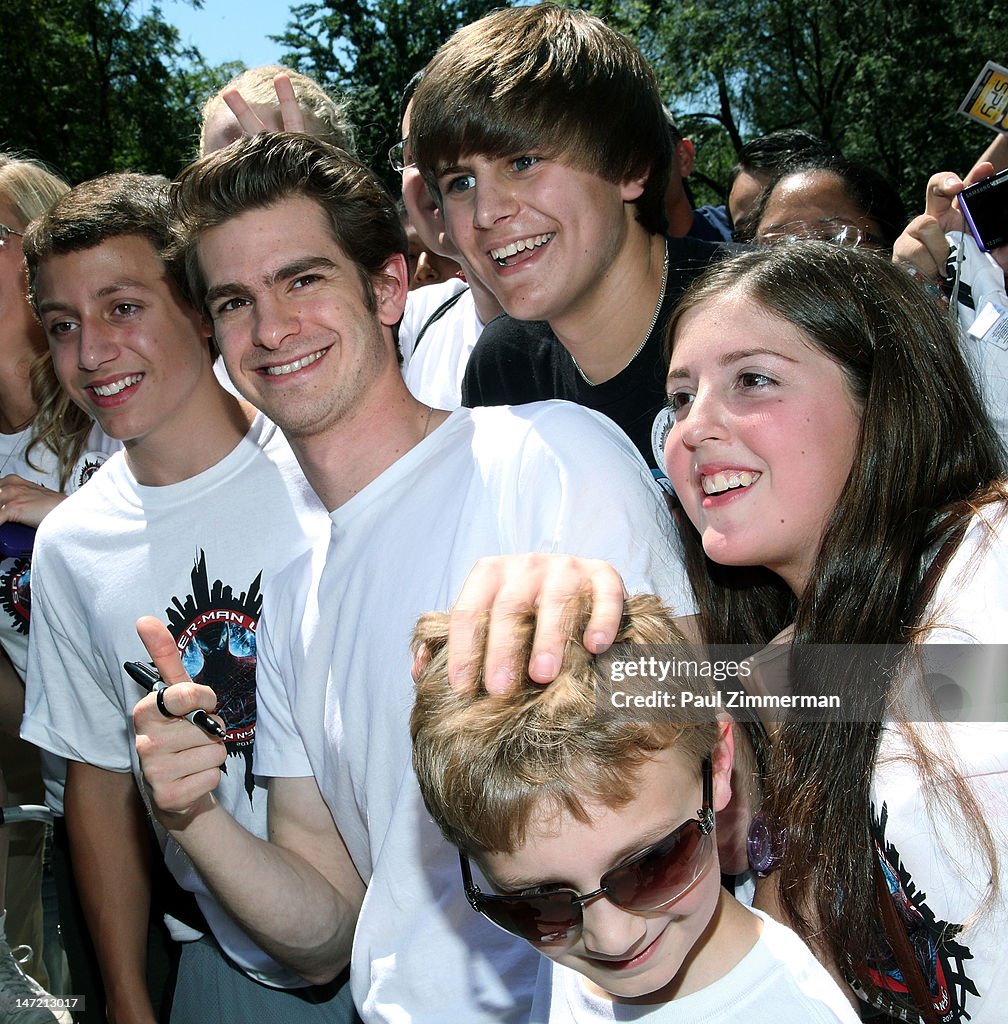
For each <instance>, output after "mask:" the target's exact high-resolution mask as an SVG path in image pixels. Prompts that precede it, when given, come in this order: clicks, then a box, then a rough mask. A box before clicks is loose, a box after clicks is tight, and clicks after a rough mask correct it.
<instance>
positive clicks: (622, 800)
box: [410, 595, 858, 1024]
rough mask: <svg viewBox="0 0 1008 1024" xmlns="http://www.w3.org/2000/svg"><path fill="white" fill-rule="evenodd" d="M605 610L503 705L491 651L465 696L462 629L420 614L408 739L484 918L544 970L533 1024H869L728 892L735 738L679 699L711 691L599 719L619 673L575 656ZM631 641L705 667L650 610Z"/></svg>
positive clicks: (529, 618) (654, 605) (529, 622)
mask: <svg viewBox="0 0 1008 1024" xmlns="http://www.w3.org/2000/svg"><path fill="white" fill-rule="evenodd" d="M590 610H591V608H590V601H589V599H587V598H582V599H581V600H580V602H579V604H578V607H576V608H575V609H573V614H570V615H569V616H568V621H567V623H566V640H567V644H566V647H565V648H564V656H563V662H562V664H561V666H560V672H559V675H558V676H557V678H556V680H555V681H554V682H552V683H551V684H550V685H549V686H545V687H544V686H543V685H542V684H540V683H536V682H533V681H532V680H531V679H528V678H525V679H524V680H519V682H518V685H517V686H516V687H514V688H513V689H512V690H510V691H508V692H507V693H505V694H494V695H491V694H488V693H487V691H486V689H485V686H484V685H483V680H482V675H481V672H480V671H479V660H480V656H479V654H477V672H476V675H475V683H474V685H473V686H472V687H470V688H469V689H468V690H466V691H464V692H461V693H460V692H459V691H458V689H457V688H453V687H452V686H451V684H450V683H449V680H448V670H447V660H448V657H447V640H448V616H447V615H444V614H429V615H426V616H424V617H423V618H422V619H421V620H420V622H419V624H418V626H417V631H416V634H415V637H414V648H415V650H416V651H417V652H418V653H419V652H420V651H423V652H424V656H425V657H426V658H427V659H428V660H427V661H426V665H425V667H424V669H423V670H422V671H421V673H420V676H419V678H418V680H417V684H416V702H415V704H414V707H413V714H412V718H411V723H410V727H411V734H412V737H413V762H414V767H415V771H416V776H417V780H418V782H419V785H420V791H421V793H422V794H423V798H424V802H425V804H426V806H427V809H428V810H429V811H430V813H431V816H432V817H433V818H434V820H435V821H436V822H437V824H438V826H439V827H440V829H441V831H442V833H443V834H444V836H445V838H446V839H447V840H448V841H449V842H450V843H452V844H454V845H455V846H457V847H458V848H459V851H460V854H461V870H462V874H461V878H457V880H456V883H455V884H456V886H457V887H458V888H460V889H464V891H465V893H466V896H467V898H468V900H469V902H470V905H471V906H472V908H473V910H475V911H479V912H480V913H481V914H483V915H484V916H485V917H487V918H488V919H489V920H490V921H492V922H493V923H494V924H496V925H497V926H498V927H499V928H502V929H503V930H505V931H508V932H511V933H512V934H515V935H518V936H519V937H521V938H523V939H525V940H526V941H527V942H529V943H531V944H532V946H534V947H535V948H536V949H537V950H538V951H539V952H540V953H541V954H543V956H544V957H546V959H544V960H542V961H540V969H539V979H538V984H537V986H536V993H535V1000H534V1003H533V1006H532V1014H531V1018H530V1020H531V1024H590V1022H592V1021H600V1022H601V1021H611V1020H634V1021H648V1022H652V1024H692V1022H694V1021H704V1022H707V1024H729V1022H732V1021H737V1020H743V1019H744V1020H748V1021H752V1022H754V1024H763V1022H766V1024H856V1021H857V1020H858V1017H857V1014H856V1013H855V1012H854V1010H853V1009H852V1008H851V1006H850V1004H849V1003H848V1002H847V999H846V997H845V996H844V994H843V993H842V992H841V991H840V989H839V987H838V986H837V984H836V982H834V981H833V979H832V978H831V977H830V976H829V974H827V972H826V970H825V968H823V967H822V966H821V965H820V964H819V962H818V961H817V960H816V959H815V957H814V956H813V955H812V952H811V951H810V950H809V949H808V947H807V946H806V945H805V944H804V943H803V942H802V941H801V939H799V938H798V936H797V935H795V934H794V932H792V931H791V930H790V929H789V928H786V927H785V926H784V925H782V924H779V923H777V922H776V921H774V920H773V919H771V918H770V917H768V916H767V915H766V914H764V913H762V912H760V911H755V910H750V909H749V908H747V907H744V906H743V905H742V904H740V903H739V902H738V901H737V900H736V899H735V898H734V897H733V896H732V895H731V894H730V893H728V892H727V890H725V889H723V888H722V887H721V884H720V873H719V871H718V853H717V845H716V843H715V841H714V836H715V831H716V821H717V814H718V813H719V812H720V811H722V810H723V809H724V808H725V806H726V805H727V803H728V800H729V796H730V777H731V771H732V754H733V744H732V730H731V728H730V725H729V723H728V722H727V721H725V722H720V721H717V722H716V721H714V720H713V719H712V718H709V717H705V713H704V712H703V711H700V710H697V709H696V708H695V706H693V705H688V704H687V705H684V704H682V702H681V701H680V700H679V699H678V698H680V697H681V694H682V691H683V689H684V686H683V685H682V684H683V683H686V684H687V685H688V686H689V688H690V689H691V690H694V691H695V690H696V687H697V686H698V685H699V686H700V687H701V689H703V687H704V683H703V681H702V680H698V679H697V678H696V677H695V676H694V677H691V678H690V679H689V680H688V681H687V680H685V679H678V678H676V677H675V676H674V675H673V676H672V677H670V678H669V679H668V680H667V681H665V682H663V683H661V684H660V685H661V686H662V687H663V690H664V691H665V693H666V694H667V695H668V696H670V697H671V698H672V702H671V704H670V705H669V707H670V709H674V710H667V711H663V712H647V711H633V710H630V711H623V712H620V711H618V710H616V709H615V708H614V709H612V710H611V711H609V712H608V713H606V712H605V711H601V710H600V707H599V704H598V703H597V700H598V698H597V695H596V689H597V686H598V682H599V677H600V675H601V674H603V672H604V670H603V669H602V668H601V666H598V667H597V666H596V663H595V659H594V657H593V656H592V655H590V654H589V653H588V652H587V651H586V650H585V649H584V647H582V646H581V642H580V639H581V637H582V636H583V635H584V632H585V628H586V625H587V622H588V616H589V612H590ZM534 630H535V613H534V612H532V611H528V612H526V613H525V614H524V615H523V616H519V617H518V619H517V621H516V622H515V625H514V634H515V635H514V641H515V646H516V651H517V653H516V658H517V659H518V661H519V663H520V664H522V665H525V664H527V663H528V661H529V656H530V654H531V648H532V636H533V633H534ZM484 632H485V631H484ZM483 640H484V643H485V635H484V638H483ZM616 643H617V644H618V645H620V644H624V645H630V646H629V648H624V650H627V649H629V651H630V652H633V653H634V654H639V653H640V652H641V651H644V650H647V651H652V652H653V651H654V649H655V648H654V645H661V647H660V650H661V651H662V652H663V653H664V654H668V653H671V654H673V655H676V656H678V657H680V658H681V659H683V660H687V661H688V660H690V659H691V658H692V657H693V656H694V655H693V654H691V653H690V651H689V649H688V647H687V645H686V644H685V641H684V639H683V636H682V634H681V633H680V632H679V630H678V629H677V628H676V626H675V624H674V621H673V619H672V617H671V615H670V614H669V612H668V611H667V610H666V609H665V608H664V607H663V606H662V604H661V602H660V601H659V600H658V599H657V598H655V597H652V596H649V595H640V596H636V597H630V598H627V601H626V605H625V608H624V614H623V621H622V623H621V627H620V633H619V635H618V636H617V637H616ZM642 645H647V646H646V647H645V646H642ZM477 651H478V648H477ZM619 652H620V648H619V647H617V648H615V649H614V651H613V654H614V655H617V654H619ZM623 685H625V686H626V688H627V689H630V690H631V691H632V692H633V693H634V695H638V696H644V695H646V694H648V693H649V692H650V691H651V690H653V688H654V687H655V686H656V685H659V684H658V683H657V680H635V681H633V682H629V683H627V684H621V686H623ZM638 687H639V688H638ZM706 692H707V693H708V695H713V692H714V691H713V689H710V688H709V687H708V690H707V691H706ZM708 714H709V713H708ZM477 867H478V869H479V872H478V873H477V872H476V870H475V869H476V868H477ZM480 876H482V877H484V878H486V879H487V882H486V883H483V884H482V885H481V884H480V883H481V877H480ZM613 1004H623V1005H617V1006H614V1005H613Z"/></svg>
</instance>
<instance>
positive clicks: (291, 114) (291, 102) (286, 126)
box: [221, 72, 305, 135]
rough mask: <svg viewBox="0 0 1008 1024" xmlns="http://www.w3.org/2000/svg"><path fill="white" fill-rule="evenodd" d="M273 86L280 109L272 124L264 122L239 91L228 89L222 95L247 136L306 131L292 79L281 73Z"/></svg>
mask: <svg viewBox="0 0 1008 1024" xmlns="http://www.w3.org/2000/svg"><path fill="white" fill-rule="evenodd" d="M273 86H274V88H275V89H276V94H277V104H278V105H279V108H280V109H279V113H278V116H277V118H276V121H275V123H272V124H267V123H266V122H265V121H263V119H262V117H261V116H260V115H259V114H258V113H256V111H255V110H253V109H252V107H250V106H249V105H248V103H247V102H246V101H245V97H244V96H242V94H241V93H240V92H239V91H238V90H237V89H226V90H225V91H224V92H222V93H221V99H222V100H224V102H225V103H226V104H227V105H228V108H229V109H230V111H231V113H232V114H234V116H235V117H236V118H237V119H238V124H240V125H241V129H242V131H243V132H245V133H246V135H256V134H258V133H259V132H269V131H285V132H303V131H304V130H305V119H304V111H303V110H302V109H301V107H300V105H299V104H298V101H297V97H296V96H295V95H294V86H293V85H291V80H290V77H289V76H288V75H286V74H284V73H282V72H281V73H280V74H278V75H276V76H275V77H274V79H273Z"/></svg>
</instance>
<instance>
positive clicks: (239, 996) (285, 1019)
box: [171, 937, 360, 1024]
mask: <svg viewBox="0 0 1008 1024" xmlns="http://www.w3.org/2000/svg"><path fill="white" fill-rule="evenodd" d="M302 1021H305V1022H312V1021H326V1022H327V1024H360V1018H359V1017H358V1016H357V1011H356V1010H355V1009H354V1005H353V1000H352V999H351V998H350V982H349V971H348V970H347V971H344V972H343V973H342V974H341V975H340V976H339V977H338V978H336V979H335V980H334V981H332V982H330V983H329V984H328V985H313V986H311V987H309V988H296V989H279V988H270V987H269V986H268V985H262V984H260V983H259V982H257V981H253V980H252V979H251V978H250V977H249V976H248V975H247V974H245V973H244V972H243V971H242V970H241V969H240V968H238V967H237V966H236V965H235V964H233V963H232V962H231V961H230V960H229V959H228V958H227V957H226V956H225V955H224V954H223V953H222V952H221V950H220V947H219V946H218V945H217V943H216V942H214V941H213V940H212V939H209V938H206V937H204V938H202V939H200V940H199V941H197V942H186V943H184V944H183V947H182V957H181V960H180V961H179V969H178V981H177V982H176V985H175V996H174V999H173V1000H172V1012H171V1024H295V1022H296V1024H301V1022H302Z"/></svg>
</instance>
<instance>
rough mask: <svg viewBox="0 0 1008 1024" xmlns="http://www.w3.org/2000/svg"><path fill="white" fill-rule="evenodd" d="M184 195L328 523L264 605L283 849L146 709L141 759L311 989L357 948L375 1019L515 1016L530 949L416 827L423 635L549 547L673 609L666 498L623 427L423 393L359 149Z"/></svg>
mask: <svg viewBox="0 0 1008 1024" xmlns="http://www.w3.org/2000/svg"><path fill="white" fill-rule="evenodd" d="M175 195H176V203H177V214H178V220H179V229H178V231H179V239H180V241H179V245H180V249H181V251H182V253H183V254H184V257H185V260H186V265H187V268H188V274H187V276H188V280H189V287H190V290H191V292H192V294H193V295H194V296H196V297H198V299H199V301H201V302H203V303H204V304H205V307H206V310H207V312H208V314H209V316H210V317H211V318H212V320H213V324H214V332H215V337H216V339H217V341H218V344H219V345H220V348H221V352H222V354H223V356H224V359H225V362H226V364H227V368H228V372H229V375H230V377H231V379H232V380H233V381H234V382H235V384H236V385H237V387H238V388H239V389H240V390H241V391H242V393H243V394H244V395H245V396H246V397H247V398H248V399H249V400H250V401H252V402H253V403H254V404H256V405H258V406H260V407H261V408H262V409H263V410H265V411H266V412H268V414H269V415H270V416H271V417H272V418H273V419H274V420H275V421H276V422H277V423H278V424H280V425H281V426H282V428H283V430H284V431H285V433H286V434H287V436H288V438H289V440H290V442H291V445H292V447H293V449H294V450H295V452H296V453H297V457H298V459H299V461H300V462H301V465H302V467H303V469H304V471H305V474H306V476H307V477H308V479H309V481H310V482H311V484H312V486H313V487H314V488H315V490H316V491H317V493H318V494H319V495H320V497H321V498H322V500H323V501H324V503H325V505H326V507H327V508H329V509H330V519H331V536H330V538H329V542H328V545H322V546H320V547H319V548H317V549H316V550H315V551H314V552H312V554H311V555H310V556H306V557H304V558H301V559H298V560H297V561H295V562H294V563H293V564H292V565H291V566H290V567H289V569H288V570H287V571H286V572H285V573H284V574H283V576H282V577H281V579H280V580H279V581H278V583H279V584H280V586H278V587H276V588H274V589H273V590H271V591H270V592H268V593H267V595H266V608H265V613H264V618H263V624H262V627H261V628H260V632H259V640H260V649H259V664H258V677H257V697H258V707H259V712H260V717H259V733H258V736H257V742H256V765H255V768H256V773H257V775H261V776H264V777H267V778H268V779H269V780H270V782H269V785H270V798H269V807H270V840H269V842H264V841H262V840H261V839H257V838H256V837H254V836H252V835H250V834H249V833H248V832H246V831H243V830H242V829H241V828H240V827H239V826H238V825H237V824H236V822H235V821H234V819H233V818H232V817H230V816H229V815H227V814H224V813H222V810H221V808H220V807H219V806H218V805H217V803H216V801H215V800H214V799H213V797H212V794H211V791H212V789H213V787H214V786H215V785H216V781H217V765H218V764H219V763H220V762H221V760H222V757H221V751H220V748H219V745H217V744H214V743H211V742H209V740H208V738H207V737H206V736H205V735H204V734H203V733H202V732H201V731H200V730H198V729H196V728H195V727H194V726H192V725H191V723H189V722H185V721H181V722H180V721H174V722H169V721H166V720H165V718H164V717H163V716H162V715H161V714H160V713H159V711H158V709H157V707H156V704H155V702H154V701H153V700H152V699H145V700H143V701H141V702H140V704H139V705H138V706H137V708H136V711H135V716H134V720H135V723H136V729H137V747H138V750H139V752H140V758H141V761H142V764H143V769H144V775H145V777H146V779H147V780H148V782H149V783H150V784H151V786H152V793H153V798H154V801H155V803H156V805H157V806H158V808H159V810H158V814H159V817H160V819H161V821H162V822H163V824H164V825H165V826H166V827H167V828H168V829H169V830H170V832H171V834H172V836H173V837H174V838H176V839H177V840H178V842H179V843H180V845H181V846H182V847H183V848H184V849H185V850H186V852H187V853H188V855H189V856H190V857H191V859H192V860H193V862H194V863H195V864H196V865H197V866H198V868H199V870H200V871H201V873H203V874H204V875H205V877H206V878H207V879H208V882H209V883H210V884H211V886H212V887H213V889H214V892H215V893H217V894H218V896H219V897H220V898H221V900H222V901H223V902H224V903H225V905H226V906H228V908H229V909H230V910H231V911H232V913H233V914H234V915H235V917H236V918H237V919H238V920H240V921H242V922H243V923H244V924H245V926H246V927H247V928H248V929H249V930H251V931H252V932H253V933H254V934H256V935H258V936H260V937H261V939H262V941H263V943H264V944H265V945H266V946H267V948H268V949H270V950H272V951H273V952H274V953H275V955H276V956H277V957H278V958H280V959H281V960H283V961H284V962H286V963H288V964H289V965H290V966H291V967H292V968H293V969H295V970H297V971H298V972H299V973H301V974H303V975H304V976H306V977H309V978H313V979H316V980H323V979H325V978H328V977H331V976H332V974H333V973H334V972H335V971H337V970H339V969H340V968H341V967H342V965H343V964H345V963H346V962H347V960H348V958H349V956H350V949H351V943H352V946H353V963H352V969H351V973H352V986H353V990H354V998H355V1001H356V1003H357V1006H358V1009H359V1010H360V1012H361V1015H362V1016H363V1017H364V1018H365V1020H367V1021H369V1022H372V1021H374V1022H377V1021H383V1022H384V1021H389V1022H391V1021H405V1020H409V1021H411V1022H413V1024H444V1022H445V1021H464V1022H466V1024H499V1022H505V1021H515V1022H517V1021H524V1020H526V1019H527V1015H528V1011H529V1006H530V1001H531V988H532V983H533V980H534V974H535V965H534V956H531V955H530V951H529V950H527V949H525V948H523V946H522V944H521V943H519V942H517V940H514V939H513V938H512V937H509V936H506V935H502V934H501V933H499V932H497V931H496V930H495V929H493V928H492V927H491V926H489V925H488V924H487V923H486V922H481V921H480V920H479V918H477V917H475V915H473V914H472V912H471V911H470V910H469V907H468V906H467V904H466V902H465V898H464V896H463V895H462V894H461V892H460V891H459V890H458V888H457V886H456V885H455V884H454V881H455V878H456V874H457V871H458V861H457V856H456V855H455V853H454V851H453V850H452V849H451V848H450V847H449V846H448V845H447V844H446V843H445V842H444V841H443V840H442V839H441V837H440V836H439V834H438V832H437V829H436V828H435V826H434V825H433V823H432V822H431V821H430V819H429V818H428V817H427V815H426V814H425V813H424V811H423V805H422V801H421V798H420V793H419V790H418V788H417V783H416V779H415V777H414V775H413V772H412V766H411V760H410V743H409V724H408V720H409V709H410V705H411V703H412V679H411V676H410V664H411V658H410V653H409V637H410V634H411V631H412V629H413V625H414V623H415V621H416V618H417V616H418V615H419V614H420V613H421V612H422V611H424V610H425V609H427V608H430V607H442V608H443V607H446V606H447V605H448V604H449V602H450V601H451V600H452V599H453V597H454V595H455V594H456V593H457V591H458V589H459V587H460V585H461V583H462V581H463V579H464V578H465V576H466V574H467V573H468V571H469V569H470V567H471V566H472V564H473V563H474V562H475V561H476V560H477V559H478V558H479V557H481V556H484V555H495V554H500V553H503V552H537V551H544V550H551V549H553V548H554V547H556V546H558V545H559V546H564V545H568V544H569V545H572V546H573V548H574V549H575V550H577V551H580V552H585V553H589V554H592V555H595V556H597V557H602V556H603V553H605V552H608V553H609V555H608V557H611V558H613V559H614V560H615V561H616V563H617V564H619V565H620V566H621V567H623V568H624V569H625V570H626V572H627V573H628V574H629V577H630V578H632V579H633V580H634V582H635V583H636V582H638V581H640V582H641V583H643V581H645V580H646V581H649V583H650V584H651V585H652V586H653V585H655V584H656V585H657V587H658V589H659V590H660V591H662V592H663V593H665V594H666V595H667V596H668V597H669V599H670V600H671V602H672V603H674V604H679V605H681V604H682V602H683V599H684V597H683V590H684V579H683V574H682V570H681V568H680V567H676V566H669V565H668V564H667V551H666V548H667V539H666V537H665V535H664V529H663V526H662V524H663V523H664V522H665V516H666V512H665V507H664V504H663V501H662V497H661V494H660V492H659V491H658V489H657V488H656V487H655V485H654V483H653V481H652V480H651V479H650V476H649V474H648V473H647V470H646V467H645V466H644V465H643V464H642V463H641V461H640V459H639V458H638V457H637V455H636V453H635V452H634V450H633V448H632V447H631V445H630V444H629V442H628V441H627V440H626V438H625V436H624V435H623V434H622V433H621V432H620V431H619V430H618V429H617V428H616V427H614V426H613V424H611V423H609V422H608V421H607V420H605V418H604V417H601V416H598V415H595V414H592V413H590V412H588V411H586V410H583V409H578V408H575V407H573V406H571V405H570V404H569V403H543V404H540V405H536V406H531V407H527V408H525V409H520V410H511V409H477V410H466V409H460V410H456V411H455V412H453V413H452V414H451V415H447V414H445V413H442V412H439V411H435V410H432V409H431V408H430V407H428V406H425V405H423V404H421V403H420V402H418V401H417V400H416V399H415V398H414V397H413V396H412V395H410V393H409V392H408V391H407V389H406V386H405V384H404V382H403V380H402V376H401V374H400V373H399V369H398V363H397V358H396V352H395V341H394V337H393V328H394V325H395V324H396V323H397V322H398V320H399V317H400V316H401V315H402V310H403V306H404V304H405V299H406V293H407V283H408V282H407V272H406V261H405V256H404V253H405V238H404V235H403V232H402V228H401V225H400V223H399V218H398V215H397V213H396V209H395V205H394V204H393V202H392V200H391V198H390V197H389V196H388V195H387V193H386V192H385V191H384V189H383V188H382V186H381V185H380V183H379V182H378V181H377V179H376V178H375V177H374V175H373V174H371V172H370V171H368V170H367V169H366V168H365V167H363V166H362V165H360V164H358V163H357V162H356V161H354V160H352V159H351V158H349V157H348V156H347V155H346V154H344V153H341V152H339V151H338V150H334V149H332V148H330V147H327V146H325V145H324V144H322V143H319V142H317V141H315V140H312V139H309V138H307V137H305V136H301V135H293V134H292V135H275V136H267V135H263V136H259V137H257V138H254V139H250V140H247V141H244V142H240V143H236V144H235V145H234V146H231V147H229V148H228V149H226V150H224V151H222V152H220V153H218V154H215V155H213V156H210V157H206V158H204V159H203V160H201V161H199V162H198V163H196V164H194V165H193V166H191V167H190V168H188V169H187V170H186V171H184V172H183V173H182V175H181V176H180V179H179V181H178V182H177V191H176V193H175ZM279 368H283V369H291V370H292V372H289V373H284V374H282V375H280V374H277V372H276V371H277V370H278V369H279ZM529 495H533V496H534V500H529V497H528V496H529ZM529 557H530V558H531V559H533V560H534V558H535V556H529ZM138 628H139V629H140V632H141V635H142V637H143V638H144V641H145V643H146V645H147V647H148V650H149V651H150V653H151V655H152V657H154V659H155V661H156V662H157V664H158V666H159V668H160V670H161V673H162V675H163V676H164V678H165V679H166V680H168V681H169V682H171V683H177V684H179V685H174V686H171V687H170V688H169V690H168V691H167V693H166V694H165V695H164V702H165V704H166V705H167V707H168V709H169V710H170V711H172V712H174V713H176V714H179V713H182V712H185V711H189V710H191V709H193V708H195V707H196V706H201V707H206V708H210V707H212V705H213V695H212V694H210V693H208V692H207V691H206V690H204V689H203V688H201V687H198V686H192V685H190V684H188V682H187V676H186V673H185V670H184V667H183V666H182V665H181V664H180V662H179V657H178V652H177V651H176V649H175V645H174V644H173V643H172V642H171V639H170V638H169V637H168V636H167V635H166V634H165V632H164V629H163V627H162V626H161V625H160V623H158V622H156V621H155V620H154V619H152V618H147V619H144V620H143V621H142V622H141V623H139V624H138ZM230 864H241V865H242V872H241V877H240V878H236V877H235V875H234V874H233V873H232V872H231V871H229V870H228V865H230Z"/></svg>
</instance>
